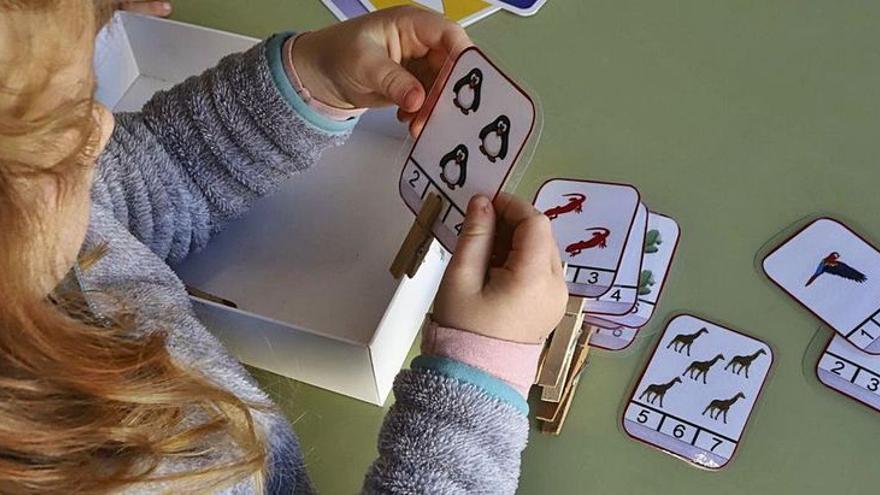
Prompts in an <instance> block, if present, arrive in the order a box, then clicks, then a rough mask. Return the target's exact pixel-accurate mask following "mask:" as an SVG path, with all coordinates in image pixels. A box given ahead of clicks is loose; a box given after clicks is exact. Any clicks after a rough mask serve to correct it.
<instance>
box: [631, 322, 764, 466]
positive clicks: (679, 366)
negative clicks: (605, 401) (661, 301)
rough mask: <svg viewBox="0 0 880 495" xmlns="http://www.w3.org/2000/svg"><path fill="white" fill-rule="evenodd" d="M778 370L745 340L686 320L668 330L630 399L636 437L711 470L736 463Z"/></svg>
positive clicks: (761, 345)
mask: <svg viewBox="0 0 880 495" xmlns="http://www.w3.org/2000/svg"><path fill="white" fill-rule="evenodd" d="M772 363H773V351H772V350H771V349H770V347H769V346H768V345H767V344H765V343H763V342H761V341H760V340H757V339H755V338H752V337H749V336H747V335H745V334H742V333H739V332H737V331H734V330H731V329H729V328H725V327H723V326H720V325H717V324H715V323H712V322H709V321H706V320H702V319H700V318H697V317H695V316H692V315H679V316H676V317H675V318H673V319H672V320H671V321H670V322H669V324H668V325H667V326H666V330H664V332H663V334H662V335H661V336H660V340H659V341H658V342H657V347H656V348H655V349H654V353H653V354H652V355H651V359H650V360H649V361H648V365H647V367H646V368H645V371H644V372H643V374H642V377H641V379H639V382H638V385H636V387H635V389H634V390H633V392H632V395H631V396H630V398H629V400H628V403H627V406H626V409H625V411H624V414H623V428H624V430H626V432H627V434H628V435H629V436H631V437H632V438H634V439H636V440H639V441H642V442H645V443H647V444H649V445H652V446H654V447H656V448H658V449H660V450H663V451H665V452H667V453H669V454H672V455H674V456H676V457H679V458H682V459H684V460H686V461H688V462H691V463H692V464H695V465H697V466H699V467H703V468H706V469H721V468H722V467H724V466H726V465H727V463H728V462H730V459H731V458H732V457H733V455H734V453H735V452H736V449H737V447H738V445H739V443H740V440H741V438H742V434H743V431H744V430H745V428H746V424H747V423H748V421H749V418H750V417H751V415H752V409H753V408H754V406H755V403H756V401H757V400H758V397H759V396H760V394H761V390H762V389H763V388H764V382H765V381H766V380H767V375H768V374H769V372H770V366H771V364H772Z"/></svg>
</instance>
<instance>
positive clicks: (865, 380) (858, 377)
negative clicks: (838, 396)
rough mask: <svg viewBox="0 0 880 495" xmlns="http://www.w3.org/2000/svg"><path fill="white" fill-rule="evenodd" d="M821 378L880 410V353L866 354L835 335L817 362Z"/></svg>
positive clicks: (832, 386) (840, 390) (827, 384)
mask: <svg viewBox="0 0 880 495" xmlns="http://www.w3.org/2000/svg"><path fill="white" fill-rule="evenodd" d="M816 376H817V377H818V378H819V381H820V382H822V383H823V384H825V385H826V386H828V387H829V388H832V389H834V390H836V391H838V392H840V393H842V394H843V395H847V396H849V397H852V398H853V399H855V400H857V401H859V402H861V403H862V404H865V405H867V406H868V407H871V408H873V409H874V410H875V411H878V412H880V356H875V355H872V354H866V353H864V352H862V351H860V350H858V349H856V348H855V347H853V346H852V345H851V344H850V343H849V342H847V340H846V339H844V338H843V337H841V336H840V335H835V336H834V338H833V339H831V341H830V342H828V345H827V346H826V347H825V351H824V352H823V353H822V357H820V358H819V362H818V363H817V365H816Z"/></svg>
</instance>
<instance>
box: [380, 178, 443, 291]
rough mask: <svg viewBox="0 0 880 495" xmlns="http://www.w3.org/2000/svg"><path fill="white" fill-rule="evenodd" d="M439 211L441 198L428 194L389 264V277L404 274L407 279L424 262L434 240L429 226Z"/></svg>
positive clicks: (399, 276)
mask: <svg viewBox="0 0 880 495" xmlns="http://www.w3.org/2000/svg"><path fill="white" fill-rule="evenodd" d="M441 211H443V198H442V197H440V195H439V194H436V193H433V192H430V193H428V196H427V197H426V198H425V201H424V202H423V203H422V209H421V210H419V214H418V215H416V219H415V221H414V222H413V224H412V227H410V229H409V233H408V234H407V235H406V238H405V239H404V240H403V244H401V245H400V250H399V251H397V255H396V256H395V257H394V261H393V262H392V263H391V275H392V276H393V277H394V278H401V277H403V275H404V274H406V275H407V276H408V277H409V278H412V277H414V276H415V274H416V272H417V271H418V270H419V267H420V266H421V265H422V261H424V260H425V255H426V254H427V253H428V248H430V246H431V240H433V239H434V236H433V234H432V233H431V226H433V225H434V222H435V221H437V217H438V216H440V212H441Z"/></svg>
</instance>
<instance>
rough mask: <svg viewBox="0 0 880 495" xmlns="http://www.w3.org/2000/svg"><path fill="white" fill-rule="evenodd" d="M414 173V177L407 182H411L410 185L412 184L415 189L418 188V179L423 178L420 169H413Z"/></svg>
mask: <svg viewBox="0 0 880 495" xmlns="http://www.w3.org/2000/svg"><path fill="white" fill-rule="evenodd" d="M412 173H413V178H412V179H410V180H408V181H407V182H408V183H409V185H410V186H412V188H413V189H415V188H416V181H418V180H419V179H421V178H422V174H420V173H419V171H418V170H416V169H413V170H412Z"/></svg>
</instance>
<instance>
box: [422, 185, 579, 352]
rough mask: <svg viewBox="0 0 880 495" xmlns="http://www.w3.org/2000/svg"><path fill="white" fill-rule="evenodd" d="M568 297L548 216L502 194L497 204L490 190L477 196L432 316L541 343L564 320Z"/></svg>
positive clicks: (450, 323)
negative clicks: (490, 198)
mask: <svg viewBox="0 0 880 495" xmlns="http://www.w3.org/2000/svg"><path fill="white" fill-rule="evenodd" d="M502 205H503V209H502ZM496 210H497V211H498V213H497V214H496ZM567 300H568V289H567V287H566V285H565V280H564V278H563V273H562V262H561V261H560V258H559V250H558V247H557V245H556V241H555V240H554V239H553V233H552V232H551V230H550V220H548V219H547V217H546V216H544V215H542V214H541V213H540V212H538V211H537V210H535V209H534V208H533V207H532V206H531V205H530V204H528V203H526V202H524V201H521V200H519V199H515V198H513V197H511V196H508V195H501V196H499V198H498V199H496V201H495V205H494V206H493V204H492V203H491V202H490V201H489V199H488V198H486V197H484V196H476V197H474V198H473V199H471V202H470V204H468V211H467V215H466V217H465V221H464V226H463V227H462V230H461V235H460V236H459V238H458V245H457V246H456V248H455V254H454V255H453V257H452V261H450V263H449V267H448V268H447V269H446V274H445V275H444V277H443V283H442V284H441V285H440V291H439V292H438V294H437V300H436V302H435V304H434V321H436V322H437V323H438V324H439V325H441V326H445V327H452V328H458V329H461V330H467V331H471V332H474V333H478V334H481V335H485V336H488V337H493V338H497V339H503V340H510V341H515V342H523V343H537V342H543V341H544V339H546V338H547V336H548V335H549V334H550V332H551V331H553V329H554V328H555V327H556V325H557V324H558V323H559V320H560V319H562V315H563V314H564V313H565V305H566V302H567Z"/></svg>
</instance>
